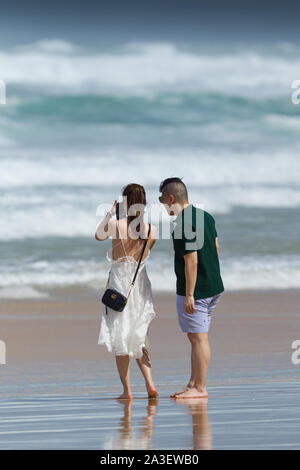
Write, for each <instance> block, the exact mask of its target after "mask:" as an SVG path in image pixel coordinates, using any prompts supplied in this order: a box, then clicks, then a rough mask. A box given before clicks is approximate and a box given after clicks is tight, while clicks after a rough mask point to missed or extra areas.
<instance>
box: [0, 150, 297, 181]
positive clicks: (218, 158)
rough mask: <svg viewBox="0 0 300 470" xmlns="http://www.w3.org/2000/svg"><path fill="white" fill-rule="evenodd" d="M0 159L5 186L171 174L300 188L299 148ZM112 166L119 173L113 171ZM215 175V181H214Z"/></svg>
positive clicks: (16, 154)
mask: <svg viewBox="0 0 300 470" xmlns="http://www.w3.org/2000/svg"><path fill="white" fill-rule="evenodd" d="M6 155H7V157H6V158H5V157H4V156H3V157H2V159H1V172H0V187H1V188H18V187H20V188H21V187H23V188H26V187H32V186H44V187H45V186H48V187H50V186H57V185H64V186H67V187H71V186H74V187H78V186H83V187H98V188H106V189H107V188H109V187H114V188H115V187H116V186H118V187H120V188H121V187H122V186H124V185H125V184H128V182H130V181H139V182H140V183H141V184H144V185H154V186H155V187H156V186H157V185H158V184H159V183H160V181H161V180H162V179H164V178H165V177H168V176H170V175H171V176H172V175H174V174H175V175H177V176H178V175H179V176H181V177H184V181H185V182H186V183H187V184H188V185H191V186H198V187H199V189H201V188H202V187H204V188H206V187H213V186H217V187H218V186H223V185H227V186H235V185H241V184H243V185H246V186H247V185H272V184H273V185H274V184H277V185H282V186H284V185H297V184H299V183H300V159H299V153H298V149H297V148H295V149H294V151H293V150H290V149H286V150H284V149H279V150H278V151H272V152H270V153H268V152H267V151H266V150H256V151H247V150H244V151H240V150H239V149H237V150H234V149H232V150H228V149H224V150H223V149H221V150H219V151H218V152H217V151H216V150H214V149H204V150H202V149H200V148H199V149H198V148H189V147H183V148H180V147H178V148H176V149H174V148H163V147H157V148H155V149H152V148H139V147H126V146H124V147H123V146H120V147H106V148H102V149H101V150H99V151H97V150H95V149H94V150H93V151H90V152H89V154H88V156H87V155H85V153H84V152H83V153H78V151H77V152H76V151H74V150H73V149H70V150H65V151H63V152H59V151H57V152H55V153H54V152H53V151H51V152H47V150H45V149H43V150H40V149H38V150H36V149H30V151H29V152H27V151H26V150H22V149H18V150H17V151H11V152H7V154H6ZM112 168H113V169H114V170H113V171H112ZM212 175H213V177H212Z"/></svg>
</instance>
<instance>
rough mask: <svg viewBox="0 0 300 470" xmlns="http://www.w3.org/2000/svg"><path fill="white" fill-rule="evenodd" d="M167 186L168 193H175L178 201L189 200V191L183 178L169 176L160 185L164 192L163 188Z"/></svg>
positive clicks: (160, 189)
mask: <svg viewBox="0 0 300 470" xmlns="http://www.w3.org/2000/svg"><path fill="white" fill-rule="evenodd" d="M166 187H168V188H167V192H168V194H173V196H175V198H176V199H177V201H182V202H184V201H187V200H188V191H187V188H186V185H185V184H184V182H183V181H182V178H178V177H175V176H174V177H173V178H167V179H165V180H164V181H162V182H161V183H160V185H159V191H160V192H161V193H162V192H163V190H164V189H165V188H166Z"/></svg>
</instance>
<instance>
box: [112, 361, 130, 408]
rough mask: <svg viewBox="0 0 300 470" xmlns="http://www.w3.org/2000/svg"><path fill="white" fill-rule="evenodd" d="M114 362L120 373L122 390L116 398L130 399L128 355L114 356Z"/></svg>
mask: <svg viewBox="0 0 300 470" xmlns="http://www.w3.org/2000/svg"><path fill="white" fill-rule="evenodd" d="M116 363H117V367H118V371H119V374H120V379H121V382H122V384H123V388H124V392H123V393H122V395H120V396H119V397H118V398H127V399H131V398H132V394H131V386H130V369H129V365H130V360H129V356H116Z"/></svg>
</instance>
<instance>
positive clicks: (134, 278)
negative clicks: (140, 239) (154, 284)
mask: <svg viewBox="0 0 300 470" xmlns="http://www.w3.org/2000/svg"><path fill="white" fill-rule="evenodd" d="M150 231H151V224H149V229H148V235H147V238H146V240H145V242H144V246H143V249H142V252H141V254H140V258H139V262H138V265H137V268H136V271H135V274H134V277H133V280H132V283H131V284H132V285H134V283H135V280H136V276H137V273H138V270H139V269H140V265H141V262H142V258H143V255H144V253H145V249H146V245H147V243H148V240H149V235H150Z"/></svg>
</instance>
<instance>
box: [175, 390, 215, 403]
mask: <svg viewBox="0 0 300 470" xmlns="http://www.w3.org/2000/svg"><path fill="white" fill-rule="evenodd" d="M205 397H208V393H207V390H206V388H203V389H201V390H198V389H197V388H196V387H193V388H189V389H188V390H186V391H185V392H183V393H181V394H180V395H176V396H175V398H176V399H178V400H179V399H182V398H205Z"/></svg>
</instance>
